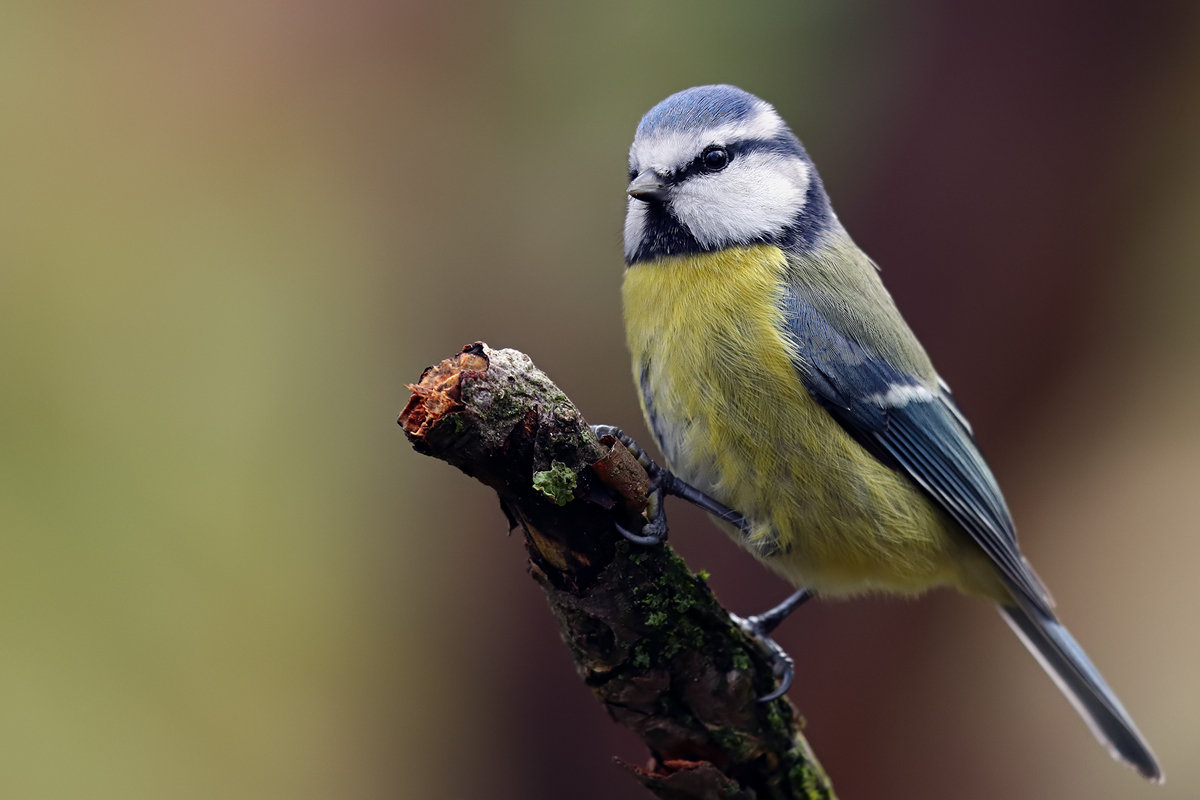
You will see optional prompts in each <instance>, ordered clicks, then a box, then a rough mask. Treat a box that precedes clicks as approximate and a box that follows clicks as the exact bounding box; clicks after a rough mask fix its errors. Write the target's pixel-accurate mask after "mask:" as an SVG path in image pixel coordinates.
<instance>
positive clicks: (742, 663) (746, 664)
mask: <svg viewBox="0 0 1200 800" xmlns="http://www.w3.org/2000/svg"><path fill="white" fill-rule="evenodd" d="M733 668H734V669H736V670H737V671H738V672H749V671H750V656H748V655H746V653H745V651H743V650H735V651H734V652H733Z"/></svg>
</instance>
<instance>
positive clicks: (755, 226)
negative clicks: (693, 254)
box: [626, 153, 809, 247]
mask: <svg viewBox="0 0 1200 800" xmlns="http://www.w3.org/2000/svg"><path fill="white" fill-rule="evenodd" d="M808 185H809V175H808V167H807V165H805V163H804V162H803V161H800V160H799V159H796V158H794V157H790V156H783V155H779V154H776V153H750V154H748V155H746V156H744V157H742V158H740V159H735V160H734V162H733V163H732V164H730V165H729V168H728V169H726V170H725V171H723V172H719V173H717V174H715V175H697V176H695V177H693V178H692V179H690V180H688V181H685V182H684V183H683V185H681V186H679V187H678V189H676V191H675V194H674V197H673V198H672V204H671V205H672V208H673V209H674V211H675V215H676V216H677V217H678V218H679V220H680V222H682V223H683V224H684V225H685V226H686V227H687V228H688V230H690V231H691V232H692V235H693V236H695V237H696V241H698V242H699V243H700V244H701V246H703V247H716V246H720V245H725V244H732V243H735V242H740V241H749V240H753V239H756V238H758V237H760V236H765V235H769V234H774V233H778V232H779V231H781V230H783V229H784V228H785V227H787V226H788V225H789V224H791V223H792V221H793V220H794V219H795V218H796V215H797V214H799V213H800V211H801V209H803V208H804V200H805V194H806V193H807V192H808ZM628 230H629V228H628V223H627V225H626V237H628ZM627 241H628V238H627Z"/></svg>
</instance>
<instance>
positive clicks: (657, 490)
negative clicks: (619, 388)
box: [592, 425, 674, 547]
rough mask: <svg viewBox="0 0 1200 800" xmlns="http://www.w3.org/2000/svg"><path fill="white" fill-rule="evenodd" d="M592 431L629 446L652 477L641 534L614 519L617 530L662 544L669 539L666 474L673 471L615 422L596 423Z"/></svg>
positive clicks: (634, 538)
mask: <svg viewBox="0 0 1200 800" xmlns="http://www.w3.org/2000/svg"><path fill="white" fill-rule="evenodd" d="M592 433H594V434H595V435H596V438H597V439H603V438H604V437H605V436H611V437H613V438H614V439H616V440H617V441H619V442H620V443H621V444H623V445H625V449H626V450H628V451H629V452H630V454H632V455H633V457H634V458H635V459H637V462H638V463H639V464H641V465H642V469H644V470H646V475H647V476H648V477H649V478H650V502H649V504H648V505H647V506H646V511H645V516H646V519H647V522H646V523H645V524H644V525H642V528H641V531H640V532H639V533H634V532H633V531H630V530H627V529H626V528H625V527H623V526H622V525H621V524H620V523H617V522H614V523H613V526H614V527H615V528H616V529H617V533H619V534H621V535H622V536H624V537H625V538H626V539H628V540H629V541H631V542H633V543H634V544H640V545H645V546H647V547H652V546H654V545H660V544H662V543H663V542H665V541H666V540H667V508H666V503H664V502H663V494H664V487H663V476H664V475H668V476H670V475H671V473H669V472H667V471H666V470H665V469H663V468H662V467H660V466H659V465H658V464H655V463H654V460H653V459H652V458H650V456H648V455H646V451H645V450H643V449H642V448H641V446H640V445H638V443H637V442H635V441H634V440H633V437H631V436H629V435H628V434H626V433H625V432H624V431H623V430H621V429H620V428H618V427H616V426H615V425H593V426H592ZM671 477H674V476H671Z"/></svg>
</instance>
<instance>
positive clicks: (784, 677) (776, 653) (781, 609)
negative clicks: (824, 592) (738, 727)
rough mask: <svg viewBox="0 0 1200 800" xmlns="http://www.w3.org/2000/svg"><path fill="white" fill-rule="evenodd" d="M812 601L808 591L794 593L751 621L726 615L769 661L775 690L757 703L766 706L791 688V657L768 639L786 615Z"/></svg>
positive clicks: (773, 641) (751, 618)
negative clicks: (774, 678)
mask: <svg viewBox="0 0 1200 800" xmlns="http://www.w3.org/2000/svg"><path fill="white" fill-rule="evenodd" d="M812 597H813V593H812V592H811V591H809V590H808V589H797V590H796V591H795V592H793V593H792V595H791V596H789V597H788V599H786V600H784V601H783V602H782V603H780V604H779V605H777V606H775V607H774V608H772V609H770V610H769V611H766V612H764V613H762V614H755V615H754V616H752V617H739V616H738V615H737V614H730V615H729V616H730V617H732V618H733V621H734V624H736V625H737V626H738V627H739V628H741V629H742V630H743V631H744V632H745V633H746V635H747V636H749V637H750V638H751V639H753V640H754V641H756V642H758V644H759V646H760V647H762V649H763V650H765V651H766V653H767V657H768V658H769V659H770V660H771V672H773V673H774V674H775V677H776V679H777V680H778V681H779V686H778V687H776V689H775V691H773V692H771V693H770V694H768V695H767V696H765V697H760V698H758V702H760V703H768V702H770V701H772V700H774V699H776V698H779V697H783V695H784V694H786V693H787V690H788V689H790V688H791V686H792V678H794V677H795V675H796V664H795V662H794V661H792V657H791V656H789V655H788V654H787V652H786V651H785V650H784V649H783V648H782V647H780V646H779V643H778V642H776V641H775V640H774V639H772V638H771V632H772V631H774V630H775V629H776V628H778V627H779V623H781V622H783V621H784V620H785V619H787V617H788V615H789V614H791V613H792V612H793V611H795V610H796V609H797V608H799V607H800V606H802V605H804V603H805V602H807V601H808V600H810V599H811V598H812Z"/></svg>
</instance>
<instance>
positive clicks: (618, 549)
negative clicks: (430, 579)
mask: <svg viewBox="0 0 1200 800" xmlns="http://www.w3.org/2000/svg"><path fill="white" fill-rule="evenodd" d="M409 389H411V390H412V392H413V394H412V397H411V399H410V400H409V402H408V405H407V406H406V407H405V409H404V412H403V413H402V414H401V415H400V420H399V421H400V425H401V426H402V427H403V428H404V432H405V434H406V435H407V436H408V438H409V441H411V442H412V444H413V447H414V448H415V449H416V450H417V451H418V452H421V453H424V454H426V455H430V456H434V457H435V458H440V459H442V460H444V461H447V462H449V463H450V464H453V465H454V466H456V467H458V468H459V469H461V470H462V471H463V472H465V473H467V474H468V475H471V476H473V477H475V478H477V479H478V480H480V481H482V482H483V483H484V484H486V485H487V486H490V487H491V488H492V489H494V490H495V491H496V493H497V494H498V495H499V496H500V505H501V507H502V508H503V509H504V512H505V514H506V516H507V517H508V520H509V523H510V525H511V526H512V527H515V526H517V525H520V526H521V528H522V530H523V531H524V533H525V546H526V549H527V550H528V552H529V560H530V572H531V574H532V575H533V578H534V580H536V581H537V582H538V583H539V584H540V585H541V587H542V588H543V589H544V590H545V592H546V599H547V600H548V601H549V603H550V610H551V611H552V612H553V614H554V618H555V619H556V620H557V622H558V626H559V630H560V631H561V633H562V637H563V641H564V642H566V644H567V646H568V647H569V648H570V650H571V654H572V655H573V656H574V658H575V664H576V668H577V669H578V671H579V674H580V677H582V678H583V681H584V683H585V684H587V686H588V687H589V688H590V689H591V690H592V692H593V693H594V694H595V695H596V698H597V699H598V700H599V701H600V702H601V703H603V704H604V707H605V708H606V709H607V710H608V713H609V714H610V715H611V716H612V718H613V719H615V720H616V721H617V722H620V723H621V724H622V725H625V726H626V727H628V728H629V729H630V730H632V731H633V732H634V733H636V734H637V735H638V736H639V737H640V738H641V739H642V741H643V742H645V743H646V746H647V747H649V748H650V752H651V754H652V756H653V758H652V760H651V762H650V764H649V766H648V767H647V768H645V769H643V768H641V767H637V766H634V765H632V764H627V763H624V762H621V763H622V766H624V767H625V768H626V769H628V770H629V771H630V772H631V773H633V775H634V777H635V778H637V780H639V781H640V782H641V783H642V785H644V786H645V787H647V788H648V789H649V790H650V791H651V792H652V793H653V794H654V795H656V796H657V797H659V798H664V799H667V798H669V800H701V799H703V800H754V799H756V798H757V799H758V800H766V799H767V798H771V800H792V799H794V798H804V799H805V800H819V799H822V798H833V796H834V795H833V789H832V787H831V786H830V784H829V780H828V778H827V777H826V775H825V773H824V771H823V770H822V769H821V766H820V764H819V763H818V762H817V760H816V757H815V756H814V755H813V754H812V752H811V750H810V749H809V747H808V743H807V742H806V741H805V740H804V737H803V736H802V735H801V734H800V732H799V729H800V727H801V725H802V722H801V720H800V718H799V716H798V715H797V713H796V710H795V708H794V707H793V706H792V704H791V703H790V702H789V701H788V700H787V698H786V697H785V698H781V699H779V700H775V701H772V702H769V703H760V702H758V701H757V698H758V697H761V696H763V695H765V694H767V693H768V692H770V691H771V689H772V688H774V683H773V678H772V676H771V669H770V666H769V664H768V662H767V661H766V659H765V657H764V655H763V654H762V652H761V651H760V650H759V648H758V647H757V645H755V644H754V643H753V642H752V641H751V640H750V639H749V638H747V637H746V635H745V634H744V633H742V631H741V630H740V629H738V628H737V627H736V626H734V625H733V624H732V622H731V621H730V619H729V615H728V613H727V612H726V611H725V610H724V609H723V608H721V606H720V604H719V603H717V601H716V598H714V597H713V595H712V592H711V591H710V590H709V589H708V586H707V585H706V584H705V581H704V577H703V576H697V575H693V574H692V573H691V572H690V571H689V570H688V569H687V566H686V565H685V564H684V563H683V561H682V560H681V559H680V558H679V557H678V556H677V555H675V553H674V552H673V551H672V550H671V548H670V547H668V546H665V545H664V546H662V547H639V546H636V545H632V544H630V543H629V542H627V541H625V540H624V539H623V538H622V537H621V536H620V535H619V534H617V532H616V530H615V529H614V527H613V523H614V522H615V521H620V522H622V524H623V525H624V526H625V527H626V528H627V529H634V530H636V529H637V528H638V527H639V524H640V523H639V522H638V517H639V516H640V514H641V512H642V511H643V510H644V509H645V507H646V503H647V492H648V490H649V481H648V479H647V477H646V473H645V471H644V470H643V469H642V467H641V466H640V465H639V464H638V463H637V461H636V460H635V459H634V458H633V457H632V456H631V455H630V453H629V451H628V450H626V449H625V447H624V446H623V445H622V444H621V443H619V442H616V441H613V440H612V439H611V438H610V437H606V438H605V440H604V441H597V439H596V438H595V436H593V434H592V432H591V430H590V429H589V428H588V427H587V424H586V423H585V422H584V420H583V418H582V416H580V414H579V412H578V410H577V409H576V408H575V406H574V405H572V404H571V401H570V400H568V399H567V396H566V395H565V394H563V393H562V391H560V390H559V389H558V387H557V386H555V385H554V384H553V383H552V382H551V381H550V380H549V378H547V377H546V376H545V375H544V374H543V373H542V372H541V371H539V370H538V369H537V368H536V367H534V366H533V362H532V361H530V359H529V357H528V356H526V355H524V354H522V353H519V352H517V351H515V350H492V349H491V348H489V347H487V345H485V344H483V343H482V342H476V343H475V344H473V345H469V346H467V347H465V348H463V351H462V353H460V354H459V355H458V356H456V357H454V358H450V359H447V360H446V361H443V362H442V363H441V364H439V365H438V366H436V367H430V368H429V369H427V370H426V371H425V373H424V374H423V375H422V376H421V380H420V383H419V384H417V385H415V386H409Z"/></svg>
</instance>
